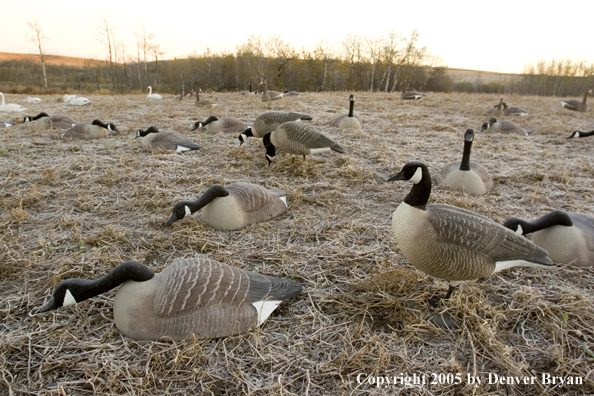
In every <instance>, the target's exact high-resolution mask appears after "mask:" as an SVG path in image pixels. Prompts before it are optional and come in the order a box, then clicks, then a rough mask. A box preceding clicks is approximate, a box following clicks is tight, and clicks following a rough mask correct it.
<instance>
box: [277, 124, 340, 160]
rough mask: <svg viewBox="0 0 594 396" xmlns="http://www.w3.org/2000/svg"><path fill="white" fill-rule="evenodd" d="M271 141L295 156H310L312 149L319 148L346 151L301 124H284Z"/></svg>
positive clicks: (309, 127) (318, 132) (320, 133)
mask: <svg viewBox="0 0 594 396" xmlns="http://www.w3.org/2000/svg"><path fill="white" fill-rule="evenodd" d="M270 139H271V141H272V144H274V146H275V147H277V148H278V149H280V150H283V151H285V152H287V153H290V154H295V155H308V154H310V152H311V149H319V148H330V149H332V150H334V151H337V152H339V153H344V149H343V148H342V147H341V146H340V145H339V144H338V143H336V142H335V141H334V140H332V139H331V138H329V137H328V136H326V135H325V134H323V133H322V132H320V131H317V130H315V129H314V128H312V127H311V126H309V125H307V124H302V123H300V122H286V123H284V124H282V125H281V126H279V127H278V128H277V129H276V131H274V132H273V133H272V136H271V138H270Z"/></svg>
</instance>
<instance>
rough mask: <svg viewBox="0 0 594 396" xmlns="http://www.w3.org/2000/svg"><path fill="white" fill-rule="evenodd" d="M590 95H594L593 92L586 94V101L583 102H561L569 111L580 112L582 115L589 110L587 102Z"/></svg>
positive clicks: (567, 100)
mask: <svg viewBox="0 0 594 396" xmlns="http://www.w3.org/2000/svg"><path fill="white" fill-rule="evenodd" d="M588 95H594V92H592V90H589V91H588V92H586V93H585V94H584V99H582V100H581V101H580V100H578V99H563V100H561V106H562V107H563V108H565V109H568V110H573V111H579V112H581V113H585V112H586V111H587V110H588V105H587V104H586V100H587V99H588Z"/></svg>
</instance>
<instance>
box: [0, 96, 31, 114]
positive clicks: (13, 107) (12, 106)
mask: <svg viewBox="0 0 594 396" xmlns="http://www.w3.org/2000/svg"><path fill="white" fill-rule="evenodd" d="M0 98H2V103H0V111H5V112H10V111H25V110H27V108H26V107H25V106H21V105H20V104H16V103H8V104H6V103H5V102H4V94H3V93H2V92H0Z"/></svg>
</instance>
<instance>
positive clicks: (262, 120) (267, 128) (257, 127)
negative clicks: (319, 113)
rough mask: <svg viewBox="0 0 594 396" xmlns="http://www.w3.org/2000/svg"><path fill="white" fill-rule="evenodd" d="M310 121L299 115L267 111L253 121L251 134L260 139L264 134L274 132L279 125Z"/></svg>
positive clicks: (308, 117)
mask: <svg viewBox="0 0 594 396" xmlns="http://www.w3.org/2000/svg"><path fill="white" fill-rule="evenodd" d="M297 120H311V116H309V115H306V114H300V113H291V112H286V111H267V112H266V113H262V114H260V115H259V116H258V118H256V121H254V126H253V127H252V134H253V135H254V137H257V138H262V136H264V134H265V133H266V132H271V131H274V130H276V128H278V126H279V125H281V124H284V123H285V122H289V121H297Z"/></svg>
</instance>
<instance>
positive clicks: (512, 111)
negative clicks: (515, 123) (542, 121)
mask: <svg viewBox="0 0 594 396" xmlns="http://www.w3.org/2000/svg"><path fill="white" fill-rule="evenodd" d="M503 114H505V115H506V116H520V117H525V116H527V115H530V113H529V112H528V110H524V109H523V108H521V107H518V106H512V107H508V106H507V103H505V102H503Z"/></svg>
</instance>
